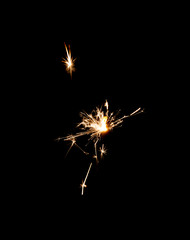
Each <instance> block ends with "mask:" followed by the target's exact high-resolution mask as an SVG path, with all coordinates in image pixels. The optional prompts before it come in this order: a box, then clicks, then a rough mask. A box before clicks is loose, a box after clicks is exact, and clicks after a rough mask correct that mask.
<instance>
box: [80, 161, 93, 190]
mask: <svg viewBox="0 0 190 240" xmlns="http://www.w3.org/2000/svg"><path fill="white" fill-rule="evenodd" d="M91 167H92V162H91V163H90V166H89V168H88V171H87V173H86V177H85V179H84V181H82V184H81V185H80V186H81V188H82V190H81V195H83V194H84V188H86V187H87V185H86V180H87V178H88V174H89V172H90V169H91Z"/></svg>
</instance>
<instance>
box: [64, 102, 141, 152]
mask: <svg viewBox="0 0 190 240" xmlns="http://www.w3.org/2000/svg"><path fill="white" fill-rule="evenodd" d="M104 106H105V107H106V112H104V111H103V110H102V107H101V108H98V107H97V108H96V109H95V110H93V111H92V113H90V114H88V113H86V112H81V113H80V116H81V118H82V121H81V122H80V123H79V124H78V125H77V127H81V130H82V131H80V132H78V133H76V134H71V135H68V136H66V137H64V140H65V141H74V140H75V139H76V138H78V137H81V136H85V135H88V136H90V137H89V139H88V140H89V141H90V140H92V141H93V142H94V148H95V156H96V157H97V149H96V145H97V143H98V141H99V140H100V138H101V136H102V134H104V133H106V132H108V131H110V130H112V129H113V128H114V127H116V126H118V125H121V124H122V122H123V120H124V119H125V118H128V117H131V116H133V115H136V114H138V113H140V112H143V109H141V108H138V109H136V110H135V111H134V112H132V113H131V114H129V115H124V116H123V117H121V118H117V114H118V113H116V114H114V113H113V112H111V113H109V109H108V102H107V101H106V102H105V105H104Z"/></svg>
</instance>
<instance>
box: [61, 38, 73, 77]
mask: <svg viewBox="0 0 190 240" xmlns="http://www.w3.org/2000/svg"><path fill="white" fill-rule="evenodd" d="M64 45H65V50H66V53H67V57H66V58H62V62H63V63H64V64H65V66H66V71H67V72H68V73H70V76H71V78H72V72H74V71H75V65H74V62H75V60H76V58H75V59H73V58H72V57H71V49H70V45H69V50H68V49H67V45H66V44H65V43H64Z"/></svg>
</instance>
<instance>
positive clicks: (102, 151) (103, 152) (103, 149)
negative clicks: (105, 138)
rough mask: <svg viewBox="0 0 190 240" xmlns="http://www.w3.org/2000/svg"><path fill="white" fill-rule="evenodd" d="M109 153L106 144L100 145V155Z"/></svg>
mask: <svg viewBox="0 0 190 240" xmlns="http://www.w3.org/2000/svg"><path fill="white" fill-rule="evenodd" d="M106 153H107V149H106V148H105V147H104V144H102V147H100V155H101V158H102V157H103V155H104V154H106Z"/></svg>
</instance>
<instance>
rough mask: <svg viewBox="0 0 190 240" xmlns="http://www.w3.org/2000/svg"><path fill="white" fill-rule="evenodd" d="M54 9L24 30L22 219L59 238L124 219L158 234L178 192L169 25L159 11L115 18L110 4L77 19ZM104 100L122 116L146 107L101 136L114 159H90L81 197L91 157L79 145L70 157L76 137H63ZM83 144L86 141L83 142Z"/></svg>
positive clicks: (18, 192) (19, 104) (18, 195)
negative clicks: (69, 68)
mask: <svg viewBox="0 0 190 240" xmlns="http://www.w3.org/2000/svg"><path fill="white" fill-rule="evenodd" d="M56 11H57V12H56V13H57V14H55V15H51V11H48V12H45V10H43V11H42V12H41V11H40V13H39V15H38V16H36V17H35V16H32V17H31V21H30V23H28V25H27V29H23V28H22V36H23V37H22V40H21V45H22V49H23V50H22V53H20V58H19V60H20V64H21V66H20V68H19V69H17V72H18V74H19V75H20V76H21V77H20V79H19V81H18V82H16V83H14V84H15V87H17V89H18V92H17V94H16V95H17V101H16V102H13V105H14V104H15V105H16V108H15V112H16V116H18V121H15V125H16V126H17V131H18V135H19V136H21V138H19V139H21V140H18V141H19V142H18V144H19V148H17V149H16V151H20V152H21V154H20V156H22V157H21V158H20V160H19V161H18V162H16V163H13V168H14V166H15V167H16V168H18V169H19V170H18V171H17V173H18V176H17V179H19V184H17V183H15V185H14V183H13V187H14V189H15V193H14V198H15V199H17V200H18V202H19V204H20V205H21V208H22V209H24V210H23V212H24V217H23V218H26V219H28V217H30V216H31V222H37V223H38V224H37V225H38V227H39V229H41V228H42V226H45V228H46V227H47V226H49V228H50V229H51V230H50V231H51V232H52V234H55V232H56V231H58V232H61V231H62V229H63V228H64V229H65V228H67V226H68V227H70V228H71V229H72V230H71V233H72V231H73V232H75V231H74V230H77V231H80V232H81V234H83V231H85V230H84V229H85V228H88V229H89V228H90V229H91V230H92V232H93V233H94V234H95V233H96V231H97V232H99V230H100V229H104V230H105V232H106V231H107V230H106V226H105V224H108V226H109V231H111V230H110V228H112V227H114V226H115V224H116V223H119V226H120V228H121V229H125V228H127V229H129V228H131V229H135V227H136V226H138V228H139V229H141V230H139V231H146V230H143V229H144V227H145V226H146V227H145V229H147V228H152V229H156V230H155V231H158V230H157V227H158V225H157V223H160V221H161V222H162V221H164V220H165V219H166V218H167V216H168V211H169V210H168V209H170V208H171V198H170V193H171V191H172V190H173V185H172V183H171V175H172V173H171V171H172V170H171V169H172V166H171V162H170V160H169V159H167V157H166V156H165V155H164V150H165V149H166V148H167V144H166V142H167V135H163V129H162V128H163V125H164V127H165V125H166V126H167V122H166V123H165V117H163V116H165V112H164V111H165V110H164V108H163V106H164V107H165V108H166V109H167V106H166V103H165V95H166V92H167V90H168V86H169V85H170V84H169V82H170V80H171V79H170V78H169V75H170V68H171V61H170V60H171V56H172V55H171V46H172V41H171V38H170V31H171V27H172V26H171V24H170V21H168V20H166V18H165V13H164V12H160V11H159V10H158V9H157V10H156V8H154V7H153V9H152V10H151V11H149V10H148V9H146V11H145V9H141V8H140V7H138V8H133V10H132V12H130V11H127V12H125V11H124V10H123V11H122V13H120V11H117V10H116V12H114V11H112V12H109V11H108V12H109V13H107V14H105V11H106V12H107V10H106V9H104V10H101V11H100V12H98V11H97V12H96V14H94V15H93V16H91V12H89V13H88V15H85V17H83V18H82V13H81V14H79V13H80V12H77V13H78V15H77V16H76V17H75V18H74V19H73V20H72V21H71V22H70V21H69V17H70V18H71V19H72V17H73V16H75V13H76V12H73V11H70V14H68V13H67V14H66V12H67V10H66V8H64V10H63V12H61V11H60V12H59V11H58V10H56ZM42 13H43V14H42ZM119 13H120V14H119ZM118 14H119V16H118ZM34 19H35V20H36V19H37V21H36V22H35V24H34V22H33V20H34ZM64 43H66V44H67V45H70V47H71V52H72V56H73V57H74V58H76V61H75V67H76V71H75V72H73V75H72V79H71V77H70V75H69V74H68V73H67V72H66V70H65V66H64V64H63V63H62V57H65V56H66V52H65V47H64ZM18 51H19V50H18ZM105 100H108V103H109V109H110V111H111V112H112V111H113V112H115V111H117V110H118V109H121V115H120V116H123V115H125V114H129V113H131V112H133V111H134V110H136V109H137V108H138V107H142V108H144V109H145V111H144V113H142V114H139V115H137V116H134V117H131V118H129V119H125V120H124V122H123V125H122V127H119V128H114V129H113V131H111V132H108V133H107V134H106V135H105V136H103V138H102V143H104V145H105V147H106V148H107V151H108V152H107V155H105V156H104V158H103V159H102V160H101V161H100V162H99V164H98V165H96V164H93V165H92V169H91V171H90V174H89V177H88V179H87V182H86V184H87V188H86V189H85V191H84V195H83V196H81V188H80V184H81V181H82V179H84V177H85V175H86V172H87V169H88V166H89V163H90V161H91V159H90V158H89V157H86V156H85V155H84V154H83V153H82V152H81V151H80V150H79V149H78V148H76V147H73V148H72V149H71V151H70V152H69V154H68V156H67V157H66V158H65V155H66V152H67V150H68V148H69V144H68V142H64V141H60V142H57V141H55V139H56V138H58V137H64V136H67V135H68V134H70V133H74V132H75V131H76V129H75V127H76V125H77V123H78V122H80V116H79V113H80V111H83V110H85V111H86V112H87V113H90V112H91V111H92V110H93V109H94V108H95V107H96V106H98V107H100V106H101V105H103V104H104V103H105ZM13 114H14V113H13ZM17 123H18V125H17ZM18 126H21V128H19V127H18ZM20 129H23V131H22V132H21V131H20ZM77 143H78V144H79V145H80V143H81V145H80V146H81V147H83V146H84V143H85V141H83V140H81V142H80V139H79V140H78V142H77ZM89 146H90V145H89ZM15 205H16V206H17V201H15ZM123 219H124V221H123ZM123 224H124V226H123ZM147 226H148V227H147ZM83 228H84V229H83ZM45 231H46V232H47V230H45ZM118 231H119V230H118ZM81 236H82V235H81Z"/></svg>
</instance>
